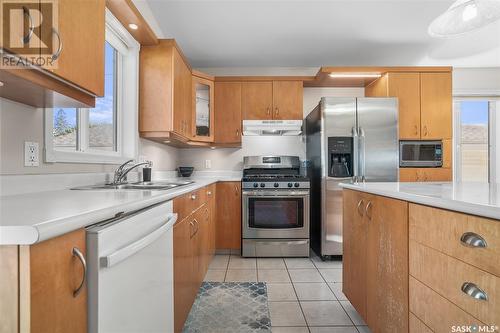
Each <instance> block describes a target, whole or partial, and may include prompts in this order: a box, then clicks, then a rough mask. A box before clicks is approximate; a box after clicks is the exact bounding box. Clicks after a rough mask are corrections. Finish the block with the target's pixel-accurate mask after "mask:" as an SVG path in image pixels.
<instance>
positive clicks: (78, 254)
mask: <svg viewBox="0 0 500 333" xmlns="http://www.w3.org/2000/svg"><path fill="white" fill-rule="evenodd" d="M72 254H73V256H74V257H77V258H78V260H80V262H81V263H82V266H83V277H82V282H80V285H79V286H78V288H76V289H75V290H74V291H73V297H76V296H78V294H79V293H80V292H81V291H82V289H83V285H84V284H85V281H86V280H87V262H86V261H85V257H84V256H83V253H82V252H81V251H80V250H79V249H78V248H76V247H74V248H73V251H72Z"/></svg>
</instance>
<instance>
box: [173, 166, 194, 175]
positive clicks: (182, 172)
mask: <svg viewBox="0 0 500 333" xmlns="http://www.w3.org/2000/svg"><path fill="white" fill-rule="evenodd" d="M177 170H178V171H179V174H180V175H181V176H182V177H191V175H192V174H193V171H194V167H178V168H177Z"/></svg>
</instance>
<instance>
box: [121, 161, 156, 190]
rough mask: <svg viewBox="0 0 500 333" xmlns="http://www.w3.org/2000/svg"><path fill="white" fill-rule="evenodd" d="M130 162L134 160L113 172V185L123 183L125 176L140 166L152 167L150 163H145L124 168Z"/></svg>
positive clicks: (125, 179)
mask: <svg viewBox="0 0 500 333" xmlns="http://www.w3.org/2000/svg"><path fill="white" fill-rule="evenodd" d="M132 162H134V160H128V161H127V162H125V163H123V164H122V165H120V166H119V167H118V169H116V170H115V175H114V177H113V185H118V184H122V183H125V182H126V181H127V174H128V173H129V172H130V171H132V170H133V169H135V168H137V167H139V166H141V165H147V166H148V167H150V168H151V166H152V165H153V163H152V162H151V161H146V162H140V163H136V164H134V165H132V166H130V167H128V168H126V167H127V166H128V165H129V164H130V163H132Z"/></svg>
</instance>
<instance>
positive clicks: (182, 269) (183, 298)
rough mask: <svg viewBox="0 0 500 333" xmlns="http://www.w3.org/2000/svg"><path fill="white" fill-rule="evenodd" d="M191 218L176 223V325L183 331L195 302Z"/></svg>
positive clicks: (176, 327)
mask: <svg viewBox="0 0 500 333" xmlns="http://www.w3.org/2000/svg"><path fill="white" fill-rule="evenodd" d="M189 222H191V221H190V220H189V219H184V220H183V221H180V222H177V223H176V224H175V225H174V327H175V332H181V331H182V328H183V327H184V321H185V320H186V318H187V316H188V314H189V310H190V309H191V306H192V304H193V301H194V298H193V296H192V284H193V281H192V275H193V273H192V270H193V253H192V249H191V236H192V234H191V233H192V228H191V225H190V223H189Z"/></svg>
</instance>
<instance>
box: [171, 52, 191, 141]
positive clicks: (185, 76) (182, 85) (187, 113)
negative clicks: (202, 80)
mask: <svg viewBox="0 0 500 333" xmlns="http://www.w3.org/2000/svg"><path fill="white" fill-rule="evenodd" d="M173 61H174V103H173V105H174V131H175V132H176V133H178V134H180V135H182V136H184V137H186V138H188V139H190V138H191V137H192V132H191V119H192V115H191V114H192V99H191V91H192V83H191V79H192V78H191V70H190V69H189V67H188V66H187V65H186V63H185V62H184V60H183V59H182V56H181V55H180V54H179V51H177V49H176V48H174V51H173Z"/></svg>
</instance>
